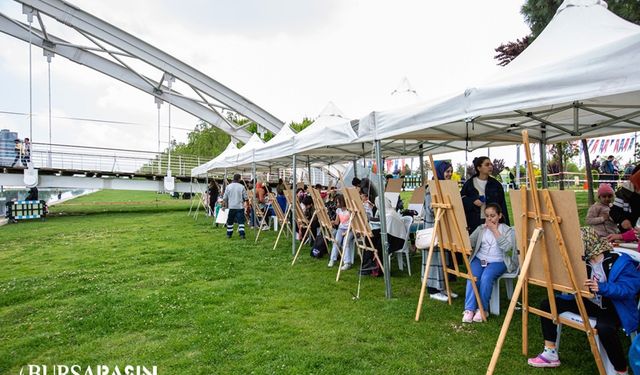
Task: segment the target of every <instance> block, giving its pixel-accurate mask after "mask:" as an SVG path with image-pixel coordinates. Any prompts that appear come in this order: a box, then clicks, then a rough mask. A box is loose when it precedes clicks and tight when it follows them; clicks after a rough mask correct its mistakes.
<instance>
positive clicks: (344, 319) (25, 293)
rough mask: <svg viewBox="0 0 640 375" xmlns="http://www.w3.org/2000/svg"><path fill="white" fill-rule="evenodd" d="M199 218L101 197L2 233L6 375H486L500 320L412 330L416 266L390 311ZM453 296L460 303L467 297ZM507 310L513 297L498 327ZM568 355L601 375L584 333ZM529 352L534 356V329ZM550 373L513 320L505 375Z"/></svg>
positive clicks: (124, 196) (161, 199)
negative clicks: (100, 369)
mask: <svg viewBox="0 0 640 375" xmlns="http://www.w3.org/2000/svg"><path fill="white" fill-rule="evenodd" d="M578 199H579V204H580V201H581V198H580V197H579V198H578ZM92 202H95V203H96V204H95V205H94V204H92ZM114 202H115V203H114ZM110 203H113V204H110ZM581 207H582V205H581ZM585 209H586V208H585ZM188 210H189V201H183V200H171V199H169V198H168V197H166V196H164V195H157V194H154V193H140V192H114V191H102V192H98V193H94V194H91V195H88V196H85V197H82V198H79V199H75V200H71V201H69V202H68V203H67V204H61V205H58V206H54V207H52V209H51V211H52V214H51V216H50V217H49V218H48V219H47V220H46V221H44V222H43V221H29V222H20V223H19V224H13V225H6V226H3V227H0V234H1V238H2V243H3V246H2V250H0V373H2V374H17V373H19V372H20V368H21V366H24V365H26V364H49V365H53V364H81V365H83V366H95V365H97V364H106V365H110V366H114V365H119V366H124V365H125V364H132V365H145V366H148V367H149V366H152V365H156V366H158V370H159V373H160V374H245V373H256V374H271V373H289V374H344V373H350V374H374V373H376V374H385V373H387V374H414V373H415V374H418V373H421V374H424V373H431V374H481V373H484V371H485V370H486V367H487V365H488V363H489V360H490V358H491V354H492V351H493V348H494V346H495V343H496V340H497V337H498V333H499V330H500V326H501V324H502V319H503V317H504V315H502V316H500V317H495V316H491V317H490V320H489V322H488V323H486V324H473V325H463V324H462V323H461V322H460V319H461V313H462V310H463V301H462V298H459V299H457V300H454V303H453V306H448V305H447V304H445V303H441V302H436V301H432V300H429V299H428V298H427V300H426V302H425V305H424V310H423V315H422V319H421V320H420V322H415V321H414V320H413V317H414V315H415V310H416V304H417V300H418V294H419V290H420V281H419V264H420V256H419V255H415V256H414V257H413V258H412V264H411V265H412V271H413V275H412V276H410V277H409V276H408V275H407V274H406V273H402V272H400V271H399V270H398V269H397V263H395V261H394V264H393V267H392V276H393V277H392V288H393V297H394V298H393V299H391V300H387V299H385V297H384V283H383V279H382V278H371V277H363V279H362V291H361V298H360V300H357V301H354V300H353V299H352V294H353V293H355V292H356V288H357V284H358V278H357V276H356V271H355V270H349V271H347V272H344V273H343V276H342V279H341V280H340V282H338V283H336V282H335V268H334V269H328V268H327V267H326V258H325V259H323V260H320V261H318V260H315V259H313V258H311V257H309V255H308V254H309V249H308V247H305V248H304V249H303V253H302V255H301V256H300V258H299V260H298V262H297V263H296V265H295V266H293V267H292V266H291V265H290V263H291V258H292V256H291V242H290V240H289V239H286V240H283V241H281V242H280V244H279V246H278V248H277V249H276V250H272V247H273V243H274V241H275V233H274V232H265V233H263V235H261V238H260V241H259V242H258V244H256V245H254V241H253V239H254V238H255V232H254V231H252V230H250V231H249V232H248V238H249V239H248V240H245V241H242V240H240V239H239V238H238V237H237V235H235V236H234V238H232V239H231V240H227V239H226V238H225V236H224V228H222V227H220V228H215V227H214V226H212V225H211V222H210V220H208V218H205V217H204V216H202V215H200V217H199V220H198V221H195V220H194V219H193V218H192V217H190V216H188V215H187V212H188ZM582 216H583V214H582V213H581V217H582ZM453 289H454V291H456V292H457V293H458V294H461V295H462V294H463V293H464V284H463V283H462V282H460V281H459V282H456V283H454V284H453ZM542 296H543V294H542V293H540V291H533V292H532V300H533V301H537V300H540V299H541V298H542ZM507 304H508V302H507V301H506V297H505V296H503V301H502V307H503V313H504V310H505V309H506V306H507ZM562 341H563V344H562V350H561V358H562V362H563V365H562V367H561V368H558V369H556V370H554V371H553V373H554V374H588V373H595V372H596V368H595V365H594V361H593V358H592V356H591V354H590V352H589V348H588V344H587V339H586V336H585V335H584V334H583V333H580V332H577V331H575V330H572V329H569V328H565V330H564V333H563V337H562ZM529 344H530V354H532V355H535V354H537V351H539V350H540V348H541V335H540V329H539V321H538V318H537V317H532V318H531V319H530V323H529ZM542 372H545V373H546V372H549V371H544V370H536V369H532V368H529V367H528V366H527V365H526V358H525V357H524V356H523V355H522V354H521V320H520V315H516V316H515V318H514V321H513V323H512V325H511V329H510V331H509V335H508V337H507V341H506V344H505V347H504V350H503V352H502V355H501V358H500V361H499V363H498V368H497V373H500V374H541V373H542Z"/></svg>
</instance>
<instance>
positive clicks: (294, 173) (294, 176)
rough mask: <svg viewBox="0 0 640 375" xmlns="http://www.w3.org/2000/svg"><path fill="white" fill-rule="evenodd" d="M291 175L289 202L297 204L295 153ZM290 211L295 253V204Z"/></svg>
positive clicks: (294, 250)
mask: <svg viewBox="0 0 640 375" xmlns="http://www.w3.org/2000/svg"><path fill="white" fill-rule="evenodd" d="M292 173H293V175H292V176H291V180H292V181H293V183H292V187H291V194H292V195H293V196H292V197H291V204H292V205H294V204H298V201H297V200H296V154H293V171H292ZM289 210H290V211H291V228H293V235H292V236H291V255H293V256H295V255H296V232H297V230H298V228H296V206H293V207H290V208H289Z"/></svg>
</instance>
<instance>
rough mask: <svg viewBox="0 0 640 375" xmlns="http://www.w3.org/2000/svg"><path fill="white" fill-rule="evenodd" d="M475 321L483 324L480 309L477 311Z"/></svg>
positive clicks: (474, 316)
mask: <svg viewBox="0 0 640 375" xmlns="http://www.w3.org/2000/svg"><path fill="white" fill-rule="evenodd" d="M473 321H474V322H476V323H482V322H483V321H484V320H482V314H480V309H478V310H476V313H475V314H473Z"/></svg>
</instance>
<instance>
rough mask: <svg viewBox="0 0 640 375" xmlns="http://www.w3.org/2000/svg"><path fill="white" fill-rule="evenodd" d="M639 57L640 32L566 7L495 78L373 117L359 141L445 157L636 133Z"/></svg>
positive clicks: (589, 6) (595, 0) (575, 3)
mask: <svg viewBox="0 0 640 375" xmlns="http://www.w3.org/2000/svg"><path fill="white" fill-rule="evenodd" d="M638 51H640V26H637V25H635V24H632V23H630V22H627V21H625V20H623V19H621V18H619V17H618V16H616V15H614V14H613V13H611V12H610V11H608V10H607V9H606V3H604V2H603V1H601V0H566V1H565V2H564V3H563V4H562V5H561V6H560V8H559V9H558V11H557V13H556V15H555V17H554V18H553V20H552V21H551V22H550V23H549V25H548V26H547V28H546V29H545V30H544V31H543V32H542V33H541V34H540V35H539V36H538V38H536V40H535V41H534V42H533V43H532V44H531V45H530V46H529V47H528V48H527V49H526V50H525V51H524V52H523V53H522V54H521V55H520V56H518V57H517V58H516V59H515V60H514V61H513V62H511V63H510V64H509V65H507V66H506V67H505V68H504V70H502V71H501V72H500V74H498V75H496V76H495V77H493V78H492V79H490V80H488V81H486V82H485V83H484V84H481V85H478V86H476V87H471V88H468V89H467V90H465V92H464V93H459V94H458V95H454V96H450V97H445V98H442V99H439V100H434V101H431V102H427V103H421V104H418V105H413V106H408V107H405V108H402V109H398V110H392V111H382V112H374V113H372V114H370V115H368V116H366V117H365V118H363V119H362V120H361V122H360V125H359V132H358V135H359V137H360V138H359V141H367V140H368V141H371V140H374V139H389V138H392V139H413V140H420V141H428V142H429V143H428V144H427V145H428V146H429V145H430V146H431V149H432V151H433V152H446V151H451V149H453V150H455V149H465V148H466V149H469V150H472V149H474V148H478V147H487V145H486V144H485V145H484V146H482V143H483V142H486V141H491V144H488V145H490V146H499V145H504V144H513V143H519V142H521V131H522V130H524V129H528V130H529V136H530V138H532V139H533V140H538V141H543V142H546V143H551V142H553V143H555V142H559V141H565V140H571V139H579V138H587V137H597V136H603V135H610V134H615V133H624V132H630V131H637V130H638V128H639V126H640V122H639V121H634V120H633V119H634V118H636V117H638V116H640V53H638ZM471 141H473V142H477V144H476V145H471V147H470V146H469V145H468V144H467V143H468V142H471ZM447 147H449V148H451V149H449V150H448V149H447Z"/></svg>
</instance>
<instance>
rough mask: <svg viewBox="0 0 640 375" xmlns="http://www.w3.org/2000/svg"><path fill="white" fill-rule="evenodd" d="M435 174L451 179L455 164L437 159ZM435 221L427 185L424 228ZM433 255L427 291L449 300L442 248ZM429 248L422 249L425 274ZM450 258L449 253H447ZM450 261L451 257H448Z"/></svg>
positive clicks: (444, 178)
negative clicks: (441, 256)
mask: <svg viewBox="0 0 640 375" xmlns="http://www.w3.org/2000/svg"><path fill="white" fill-rule="evenodd" d="M434 164H435V169H436V170H435V175H436V176H438V180H450V179H451V176H452V175H453V166H452V165H451V163H450V162H449V161H447V160H436V161H435V162H434ZM434 223H435V213H434V212H433V208H431V189H430V186H427V187H426V189H425V196H424V228H425V229H426V228H433V224H434ZM433 250H434V251H433V255H432V257H431V264H430V265H429V277H428V278H427V292H428V293H429V297H430V298H432V299H435V300H436V301H442V302H447V301H449V298H448V297H447V291H446V284H445V281H444V278H445V274H444V270H443V268H442V260H441V259H440V250H439V249H438V248H434V249H433ZM426 253H427V249H423V250H422V270H423V271H422V272H423V275H424V269H425V267H426V264H427V257H426ZM447 255H448V256H447V258H449V256H450V255H449V253H447ZM447 261H449V259H447ZM451 297H452V298H458V295H457V294H456V293H453V292H451Z"/></svg>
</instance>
